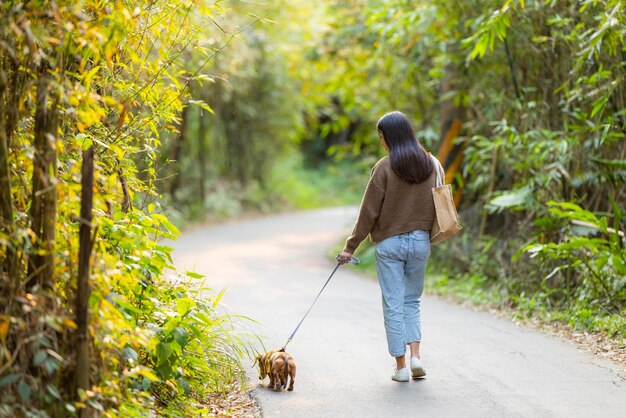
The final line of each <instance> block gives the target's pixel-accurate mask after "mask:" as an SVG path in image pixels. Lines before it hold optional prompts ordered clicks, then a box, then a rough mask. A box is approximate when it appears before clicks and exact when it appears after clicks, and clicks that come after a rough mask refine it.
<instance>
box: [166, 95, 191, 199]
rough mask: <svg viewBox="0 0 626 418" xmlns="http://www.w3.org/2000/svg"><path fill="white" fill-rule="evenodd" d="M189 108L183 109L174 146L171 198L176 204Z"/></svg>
mask: <svg viewBox="0 0 626 418" xmlns="http://www.w3.org/2000/svg"><path fill="white" fill-rule="evenodd" d="M188 112H189V107H185V108H184V109H183V113H182V114H181V116H180V125H179V128H178V129H179V135H178V138H177V139H176V140H175V141H174V145H173V146H172V151H171V153H170V155H171V158H170V159H171V161H172V162H173V167H174V178H173V179H172V183H171V184H170V196H172V200H173V201H174V202H176V201H177V200H176V192H177V191H178V188H179V187H180V183H181V174H182V171H181V167H180V158H181V155H182V152H183V144H184V143H185V139H186V136H185V135H186V132H185V131H186V128H187V118H188Z"/></svg>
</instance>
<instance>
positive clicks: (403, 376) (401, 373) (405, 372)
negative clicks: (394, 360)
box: [391, 367, 409, 382]
mask: <svg viewBox="0 0 626 418" xmlns="http://www.w3.org/2000/svg"><path fill="white" fill-rule="evenodd" d="M391 380H395V381H396V382H408V381H409V369H407V368H406V367H405V368H404V369H400V370H396V371H394V372H393V374H392V375H391Z"/></svg>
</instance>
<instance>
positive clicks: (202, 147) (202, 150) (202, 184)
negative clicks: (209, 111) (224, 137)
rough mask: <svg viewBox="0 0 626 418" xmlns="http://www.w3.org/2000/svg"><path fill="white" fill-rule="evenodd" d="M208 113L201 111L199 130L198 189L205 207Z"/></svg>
mask: <svg viewBox="0 0 626 418" xmlns="http://www.w3.org/2000/svg"><path fill="white" fill-rule="evenodd" d="M206 117H207V115H206V112H205V111H204V110H203V109H200V123H199V128H198V131H199V132H198V166H199V168H200V180H199V181H198V188H199V189H200V201H201V202H202V204H203V205H204V201H205V199H206V195H205V193H206V176H207V172H206V161H207V160H208V158H209V157H208V155H207V154H208V151H207V146H206V133H205V128H206Z"/></svg>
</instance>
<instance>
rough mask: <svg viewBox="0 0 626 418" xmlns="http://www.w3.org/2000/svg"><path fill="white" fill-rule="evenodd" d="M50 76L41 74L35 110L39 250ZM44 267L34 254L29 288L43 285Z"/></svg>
mask: <svg viewBox="0 0 626 418" xmlns="http://www.w3.org/2000/svg"><path fill="white" fill-rule="evenodd" d="M47 102H48V76H47V75H46V73H45V70H44V72H43V73H42V74H40V77H39V80H38V83H37V101H36V109H35V134H34V136H35V137H34V141H33V148H34V156H33V179H32V182H33V184H32V191H31V193H32V198H31V201H32V203H31V206H30V229H31V231H32V232H33V234H34V242H33V248H34V249H36V250H39V249H40V248H41V236H42V233H41V232H42V231H41V217H42V213H43V192H42V189H43V188H44V186H43V178H44V177H45V172H46V164H45V160H44V158H45V157H44V156H45V151H44V148H45V145H44V142H45V136H46V125H47V119H48V118H47V113H48V107H47ZM42 265H43V257H42V256H41V255H40V254H34V255H32V256H31V257H30V260H29V263H28V283H27V284H26V285H27V287H29V288H30V287H33V286H34V285H35V284H38V283H41V270H42Z"/></svg>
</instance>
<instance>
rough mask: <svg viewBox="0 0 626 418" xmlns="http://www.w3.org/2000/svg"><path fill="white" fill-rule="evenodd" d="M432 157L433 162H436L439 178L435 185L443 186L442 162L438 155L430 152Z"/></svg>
mask: <svg viewBox="0 0 626 418" xmlns="http://www.w3.org/2000/svg"><path fill="white" fill-rule="evenodd" d="M430 157H431V158H432V160H433V163H435V170H437V180H436V181H435V187H440V186H443V176H442V173H443V167H442V166H441V163H440V162H439V160H438V159H437V157H435V156H434V155H432V154H430Z"/></svg>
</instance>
